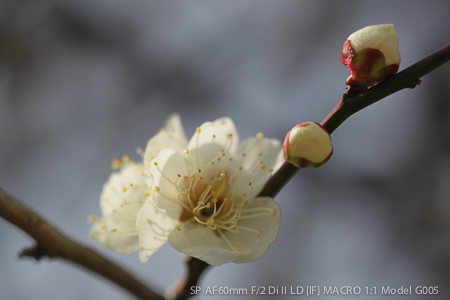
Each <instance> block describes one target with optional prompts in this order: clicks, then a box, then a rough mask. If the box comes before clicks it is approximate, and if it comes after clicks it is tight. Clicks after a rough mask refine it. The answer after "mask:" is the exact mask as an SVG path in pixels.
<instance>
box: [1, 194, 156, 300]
mask: <svg viewBox="0 0 450 300" xmlns="http://www.w3.org/2000/svg"><path fill="white" fill-rule="evenodd" d="M0 217H2V218H4V219H5V220H6V221H8V222H10V223H12V224H14V225H15V226H17V227H19V228H20V229H22V230H23V231H25V232H26V233H27V234H28V235H30V236H31V237H32V238H33V239H35V241H36V245H35V246H33V247H31V248H27V249H25V250H23V251H22V252H21V253H20V256H21V257H23V256H31V257H34V258H35V259H37V260H39V259H41V258H42V257H44V256H47V257H50V258H63V259H65V260H68V261H70V262H72V263H75V264H76V265H79V266H82V267H84V268H85V269H87V270H89V271H91V272H93V273H96V274H98V275H100V276H103V277H104V278H106V279H109V280H110V281H112V282H113V283H115V284H117V285H118V286H120V287H122V288H124V289H125V290H127V291H128V292H130V293H131V294H133V295H134V296H136V297H137V298H138V299H146V300H153V299H157V300H160V299H164V298H163V297H162V296H161V295H159V294H157V293H156V292H154V291H153V290H151V289H150V288H149V287H147V286H146V285H145V284H143V283H142V282H140V281H139V280H137V279H136V278H135V277H133V276H132V275H131V274H129V273H128V272H126V271H125V270H123V269H122V268H121V267H119V266H118V265H116V264H115V263H113V262H112V261H110V260H108V259H106V258H105V257H103V256H102V255H100V254H99V253H97V252H96V251H94V250H92V249H90V248H88V247H86V246H83V245H80V244H78V243H77V242H75V241H73V240H71V239H69V238H67V237H66V236H64V235H63V234H62V233H61V232H60V231H58V230H57V229H56V228H54V227H53V226H51V225H50V224H49V223H48V222H47V221H46V220H44V219H43V218H42V217H41V216H39V215H38V214H36V213H35V212H33V211H32V210H30V209H29V208H27V207H26V206H25V205H23V204H21V203H20V202H19V201H17V200H15V199H14V198H13V197H12V196H10V195H8V194H7V193H6V192H5V191H4V190H3V189H1V188H0Z"/></svg>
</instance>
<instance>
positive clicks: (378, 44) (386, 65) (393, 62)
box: [341, 24, 400, 89]
mask: <svg viewBox="0 0 450 300" xmlns="http://www.w3.org/2000/svg"><path fill="white" fill-rule="evenodd" d="M341 61H342V63H343V64H344V65H345V66H346V67H347V68H348V69H349V70H350V76H349V77H348V78H347V82H346V83H347V86H348V87H349V88H357V89H361V88H362V89H365V88H367V87H371V86H372V85H374V84H376V83H378V82H380V81H382V80H384V79H385V78H387V77H389V76H392V75H394V74H395V73H397V70H398V67H399V65H400V53H399V52H398V38H397V37H396V36H395V29H394V25H392V24H381V25H373V26H367V27H364V28H362V29H360V30H358V31H356V32H354V33H352V34H351V35H350V36H349V37H348V38H347V40H346V41H345V43H344V46H343V48H342V54H341Z"/></svg>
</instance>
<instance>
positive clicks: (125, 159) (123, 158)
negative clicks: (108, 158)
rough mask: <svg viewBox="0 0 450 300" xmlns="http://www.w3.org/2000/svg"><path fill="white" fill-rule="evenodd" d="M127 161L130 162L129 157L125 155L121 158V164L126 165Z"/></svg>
mask: <svg viewBox="0 0 450 300" xmlns="http://www.w3.org/2000/svg"><path fill="white" fill-rule="evenodd" d="M129 161H130V157H129V156H128V155H126V154H125V155H124V156H122V163H123V164H126V163H128V162H129Z"/></svg>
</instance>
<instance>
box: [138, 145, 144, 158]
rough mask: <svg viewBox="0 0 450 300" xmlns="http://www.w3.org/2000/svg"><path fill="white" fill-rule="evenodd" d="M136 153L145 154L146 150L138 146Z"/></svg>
mask: <svg viewBox="0 0 450 300" xmlns="http://www.w3.org/2000/svg"><path fill="white" fill-rule="evenodd" d="M136 153H137V154H139V155H140V156H144V151H143V150H142V148H141V147H137V148H136Z"/></svg>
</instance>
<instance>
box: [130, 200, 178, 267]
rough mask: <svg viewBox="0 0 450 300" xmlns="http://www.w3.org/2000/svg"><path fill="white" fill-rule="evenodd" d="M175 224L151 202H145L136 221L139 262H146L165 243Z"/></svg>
mask: <svg viewBox="0 0 450 300" xmlns="http://www.w3.org/2000/svg"><path fill="white" fill-rule="evenodd" d="M174 227H175V223H174V221H173V220H171V219H170V218H169V217H168V216H167V215H166V214H165V213H164V211H162V210H160V209H159V208H157V207H156V206H155V205H154V204H153V203H152V202H151V201H146V202H145V204H144V205H143V206H142V208H141V210H140V211H139V213H138V215H137V219H136V230H137V233H138V236H139V260H140V261H141V262H146V261H147V260H148V258H149V257H150V256H151V255H152V254H153V253H154V252H155V251H156V250H158V249H159V248H160V247H161V246H162V245H163V244H164V243H165V242H166V241H167V236H168V235H169V233H170V232H171V231H172V230H173V229H174Z"/></svg>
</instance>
